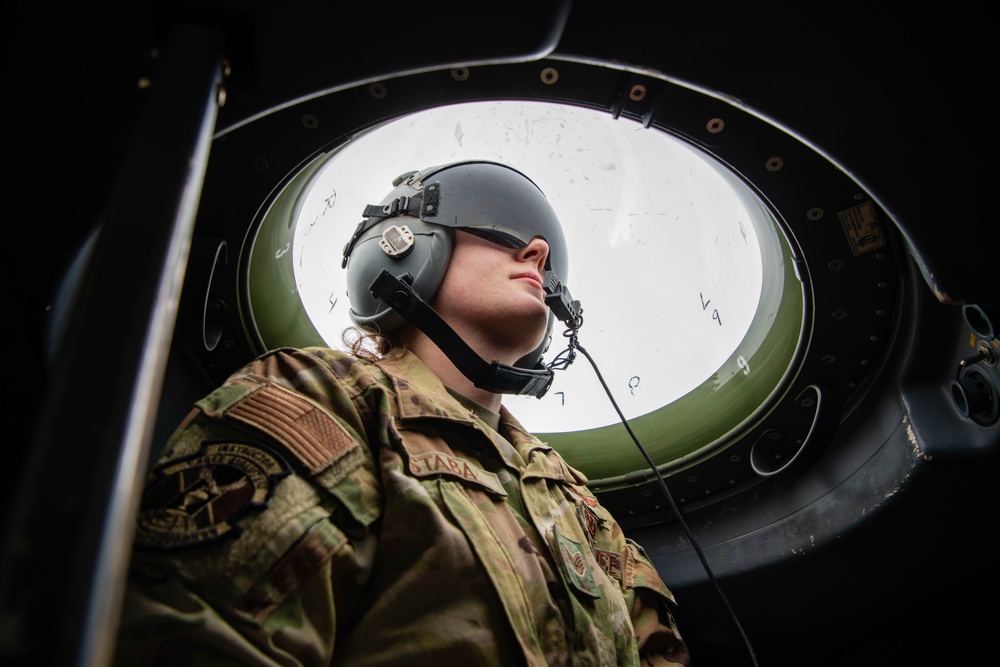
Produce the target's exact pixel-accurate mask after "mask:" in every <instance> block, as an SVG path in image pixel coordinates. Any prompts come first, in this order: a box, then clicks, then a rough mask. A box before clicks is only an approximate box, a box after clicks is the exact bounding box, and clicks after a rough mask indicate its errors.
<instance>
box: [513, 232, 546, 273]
mask: <svg viewBox="0 0 1000 667" xmlns="http://www.w3.org/2000/svg"><path fill="white" fill-rule="evenodd" d="M517 258H518V259H519V260H520V261H522V262H529V263H531V264H532V265H533V266H535V267H536V269H537V270H538V275H540V276H542V277H543V278H544V277H545V262H546V261H547V260H548V258H549V244H548V243H547V242H546V241H545V239H543V238H542V237H541V236H536V237H535V238H533V239H531V240H530V241H528V245H526V246H524V247H523V248H521V249H520V250H519V251H518V253H517Z"/></svg>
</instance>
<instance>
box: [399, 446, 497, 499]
mask: <svg viewBox="0 0 1000 667" xmlns="http://www.w3.org/2000/svg"><path fill="white" fill-rule="evenodd" d="M410 472H411V473H412V474H413V475H414V476H416V477H431V476H434V475H446V476H448V477H457V478H459V479H461V480H463V481H465V482H471V483H473V484H476V485H478V486H481V487H483V488H485V489H487V490H489V491H492V492H493V493H495V494H497V495H500V496H506V495H507V492H506V491H504V488H503V485H502V484H500V478H499V477H497V476H496V475H495V474H494V473H492V472H489V471H488V470H483V469H482V468H480V467H479V466H477V465H476V464H474V463H472V462H471V461H467V460H466V459H463V458H459V457H457V456H452V455H451V454H445V453H444V452H427V453H424V454H410Z"/></svg>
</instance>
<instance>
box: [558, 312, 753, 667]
mask: <svg viewBox="0 0 1000 667" xmlns="http://www.w3.org/2000/svg"><path fill="white" fill-rule="evenodd" d="M576 333H577V332H576V331H575V330H573V331H571V332H568V333H567V334H566V335H567V336H568V337H569V339H570V343H569V344H570V348H576V349H578V350H580V352H582V353H583V356H585V357H587V361H589V362H590V365H591V366H592V367H593V368H594V373H596V374H597V379H598V380H600V381H601V386H602V387H604V391H605V393H606V394H607V395H608V398H609V399H610V400H611V405H613V406H614V408H615V412H617V413H618V418H619V419H621V422H622V424H623V425H624V426H625V430H626V431H628V434H629V436H631V437H632V441H633V442H635V445H636V447H638V448H639V451H640V452H641V453H642V455H643V457H644V458H645V459H646V463H647V464H648V465H649V467H650V469H651V470H652V471H653V473H654V474H655V475H656V479H657V480H658V481H659V483H660V488H661V489H662V490H663V495H664V496H665V497H666V499H667V502H668V503H670V508H671V509H672V510H673V512H674V516H676V517H677V520H678V521H679V522H680V524H681V527H682V528H683V529H684V533H685V534H686V535H687V538H688V541H690V542H691V546H692V547H694V550H695V553H697V554H698V559H699V560H701V565H702V567H704V568H705V572H706V573H707V574H708V578H709V580H710V581H711V582H712V585H713V586H714V587H715V590H716V592H717V593H718V595H719V598H721V600H722V603H723V604H724V605H725V606H726V609H727V610H728V611H729V616H730V617H731V618H732V619H733V623H734V624H735V625H736V629H737V630H738V631H739V633H740V636H741V637H742V638H743V643H744V645H745V646H746V648H747V652H748V653H749V654H750V661H751V663H752V664H753V665H755V666H756V665H757V656H756V655H755V653H754V650H753V646H752V645H751V644H750V638H749V637H747V634H746V632H745V631H744V630H743V626H742V625H741V624H740V621H739V618H737V616H736V612H735V611H734V610H733V607H732V605H731V604H730V603H729V599H728V598H727V597H726V594H725V593H723V592H722V587H721V586H720V585H719V581H718V579H716V578H715V573H714V572H712V568H711V567H710V566H709V564H708V560H707V559H706V558H705V554H704V552H702V550H701V545H699V544H698V540H696V539H695V538H694V535H692V534H691V530H690V529H689V528H688V525H687V522H686V521H684V517H683V516H682V515H681V512H680V509H678V507H677V503H675V502H674V497H673V495H671V493H670V490H669V489H668V488H667V483H666V482H665V481H664V480H663V475H661V474H660V471H659V469H658V468H657V467H656V464H654V463H653V460H652V459H651V458H650V456H649V453H648V452H646V448H645V447H643V446H642V443H641V442H639V438H637V437H636V435H635V433H634V432H633V431H632V427H631V426H629V423H628V420H627V419H625V415H624V414H622V411H621V410H620V409H619V408H618V403H617V401H615V397H614V396H612V394H611V389H609V388H608V385H607V383H606V382H605V381H604V377H603V376H602V375H601V371H600V370H599V369H598V368H597V364H596V363H594V359H593V358H592V357H591V356H590V353H589V352H587V350H585V349H584V347H583V346H582V345H580V341H579V340H578V338H577V335H576ZM560 356H561V355H560ZM570 361H572V358H570Z"/></svg>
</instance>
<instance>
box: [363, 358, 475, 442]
mask: <svg viewBox="0 0 1000 667" xmlns="http://www.w3.org/2000/svg"><path fill="white" fill-rule="evenodd" d="M375 365H376V366H378V367H379V368H381V369H382V370H383V371H384V372H385V373H386V374H387V375H388V376H389V378H390V379H391V380H392V385H393V388H395V390H396V401H397V403H398V404H399V417H400V419H403V420H404V421H405V420H408V419H427V418H431V419H447V420H449V421H455V422H460V423H462V424H470V425H471V424H474V423H475V420H474V419H473V418H472V416H471V415H470V414H469V411H468V409H466V408H465V407H464V406H463V405H462V404H461V403H459V402H458V401H457V400H455V398H454V397H452V396H451V394H449V393H448V390H447V389H445V387H444V385H443V384H442V383H441V380H440V379H438V376H437V375H435V374H434V372H433V371H432V370H431V369H430V368H428V367H427V365H426V364H425V363H424V362H423V361H421V360H420V357H418V356H417V355H415V354H413V353H412V352H410V351H409V350H399V349H396V350H392V351H391V352H389V353H387V354H386V355H385V356H383V357H382V358H381V359H379V360H378V361H377V362H376V364H375Z"/></svg>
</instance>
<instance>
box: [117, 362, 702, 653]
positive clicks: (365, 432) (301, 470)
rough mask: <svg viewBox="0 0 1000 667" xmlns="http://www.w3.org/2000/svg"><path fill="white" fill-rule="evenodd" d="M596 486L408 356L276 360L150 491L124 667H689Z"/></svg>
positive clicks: (257, 372)
mask: <svg viewBox="0 0 1000 667" xmlns="http://www.w3.org/2000/svg"><path fill="white" fill-rule="evenodd" d="M500 433H503V434H504V436H506V438H504V437H503V436H501V435H500ZM585 484H586V479H585V478H584V476H583V475H582V474H581V473H579V472H577V471H575V470H573V469H572V468H570V467H569V466H568V465H567V464H566V463H565V461H564V460H563V459H562V457H560V456H559V454H557V453H556V452H555V451H554V450H552V449H551V448H550V447H548V446H546V445H545V444H544V443H542V442H541V441H539V440H538V439H537V438H535V437H534V436H532V435H530V434H528V433H527V432H525V431H524V429H523V428H522V427H521V426H520V424H518V423H517V421H516V420H514V419H513V418H512V417H511V416H510V414H509V413H507V411H506V410H505V409H503V408H501V419H500V424H499V432H498V430H494V428H492V427H491V426H490V425H488V424H487V423H486V422H485V421H483V420H482V419H480V417H479V416H477V414H476V413H475V412H474V411H472V410H470V409H469V408H467V407H464V406H463V403H462V402H460V401H459V400H457V399H456V397H454V396H452V395H451V394H450V393H449V392H448V391H447V390H446V389H445V388H444V386H443V385H442V384H441V382H440V381H439V380H438V378H437V377H436V376H435V375H434V374H433V373H432V372H431V371H430V370H429V369H428V368H427V367H426V366H425V365H424V364H423V362H421V361H420V360H419V359H418V358H417V357H416V356H415V355H413V354H411V353H406V352H396V353H391V354H390V355H387V356H386V357H385V358H383V359H382V360H381V361H379V362H378V363H376V364H372V363H369V362H365V361H359V360H358V359H355V358H354V357H351V356H349V355H346V354H344V353H341V352H336V351H333V350H329V349H325V348H310V349H307V350H292V349H283V350H278V351H275V352H272V353H269V354H267V355H265V356H263V357H262V358H260V359H258V360H257V361H255V362H253V363H251V364H250V365H248V366H247V367H246V368H244V369H243V370H241V371H240V372H239V373H237V374H235V375H233V376H232V377H231V378H230V379H229V380H228V381H227V382H226V384H224V385H223V386H222V387H220V388H219V389H218V390H216V391H215V392H213V393H212V394H211V395H209V396H208V397H206V398H205V399H203V400H201V401H199V402H198V403H197V405H196V409H195V410H194V411H193V412H192V413H191V415H189V416H188V418H186V419H185V421H184V423H183V424H181V427H180V428H179V429H178V430H177V431H176V432H175V434H174V436H173V437H172V438H171V440H170V442H169V443H167V447H166V449H165V452H164V455H163V457H162V458H161V459H160V460H159V462H158V464H157V466H156V468H155V469H154V470H153V471H152V473H151V474H150V478H149V480H148V482H147V486H146V490H145V492H144V495H143V501H142V507H141V510H140V513H139V518H138V523H137V529H136V530H137V532H136V548H135V550H134V555H133V562H132V567H131V569H130V575H129V583H128V589H127V593H126V600H125V606H124V608H123V620H122V626H121V630H120V633H119V643H118V647H117V664H119V665H152V664H177V665H201V664H210V665H225V664H240V665H330V664H333V665H345V666H354V665H407V666H412V665H433V666H434V667H444V666H445V665H463V666H466V665H476V666H480V665H497V666H503V667H509V666H510V665H533V666H534V665H537V666H543V665H639V664H643V665H677V664H681V665H683V664H687V663H688V656H687V648H686V646H685V644H684V642H683V640H682V639H681V638H680V635H679V633H678V631H677V628H676V625H675V623H674V616H673V610H674V600H673V597H672V595H671V593H670V591H669V590H668V589H667V587H666V586H665V585H664V583H663V581H661V579H660V577H659V576H658V575H657V573H656V570H655V569H654V568H653V566H652V564H651V563H650V561H649V560H648V558H647V557H646V556H645V554H644V553H643V552H642V550H641V549H640V548H639V547H638V546H637V545H636V544H634V543H632V542H631V541H630V540H628V539H626V538H625V536H624V535H623V534H622V531H621V529H620V527H619V526H618V524H617V523H616V522H615V521H614V520H613V519H612V517H611V516H610V515H609V514H608V512H607V511H606V510H605V509H604V508H603V507H602V506H601V505H600V504H599V503H598V502H597V500H596V499H595V497H594V496H593V494H591V493H590V491H589V490H588V489H587V487H586V486H585ZM640 656H641V658H640Z"/></svg>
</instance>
